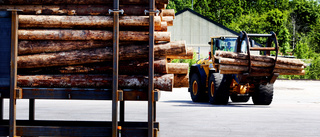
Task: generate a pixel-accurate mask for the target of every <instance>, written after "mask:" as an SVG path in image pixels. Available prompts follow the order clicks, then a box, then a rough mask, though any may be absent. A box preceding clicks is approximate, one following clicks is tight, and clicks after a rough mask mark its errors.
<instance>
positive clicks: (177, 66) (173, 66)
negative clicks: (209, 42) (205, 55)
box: [167, 63, 189, 74]
mask: <svg viewBox="0 0 320 137" xmlns="http://www.w3.org/2000/svg"><path fill="white" fill-rule="evenodd" d="M167 66H168V73H169V74H188V70H189V64H188V63H168V65H167Z"/></svg>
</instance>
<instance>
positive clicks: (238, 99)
mask: <svg viewBox="0 0 320 137" xmlns="http://www.w3.org/2000/svg"><path fill="white" fill-rule="evenodd" d="M230 99H231V101H232V102H248V101H249V99H250V96H237V95H231V96H230Z"/></svg>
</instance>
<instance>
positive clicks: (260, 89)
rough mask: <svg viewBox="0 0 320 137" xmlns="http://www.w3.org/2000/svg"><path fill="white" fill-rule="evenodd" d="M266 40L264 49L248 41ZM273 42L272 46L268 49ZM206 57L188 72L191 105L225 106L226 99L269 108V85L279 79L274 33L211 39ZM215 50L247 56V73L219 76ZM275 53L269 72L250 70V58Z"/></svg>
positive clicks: (270, 90) (270, 93)
mask: <svg viewBox="0 0 320 137" xmlns="http://www.w3.org/2000/svg"><path fill="white" fill-rule="evenodd" d="M254 37H256V38H257V37H266V38H267V42H266V46H265V47H261V46H257V44H255V42H254V40H253V39H252V38H254ZM272 43H274V45H275V47H272V45H273V44H272ZM209 45H211V47H210V49H211V51H210V52H209V58H207V59H203V60H199V61H198V62H197V63H196V64H194V65H192V66H191V69H190V72H189V77H190V78H189V79H190V80H189V92H190V95H191V98H192V101H193V102H208V101H209V102H210V103H211V104H219V105H226V104H228V100H229V96H230V98H231V101H232V102H247V101H248V100H249V98H250V96H251V97H252V101H253V103H254V104H255V105H269V104H270V103H271V102H272V98H273V83H274V82H275V80H276V78H277V77H278V76H279V73H275V72H274V68H275V65H276V61H277V57H278V50H279V47H278V41H277V37H276V34H275V33H274V32H271V33H270V34H247V33H246V32H244V31H242V32H240V35H239V36H219V37H211V41H210V42H209ZM216 51H229V52H234V53H245V54H247V55H248V68H249V69H248V71H247V72H245V73H240V74H233V73H232V72H231V73H227V74H226V73H222V72H221V70H219V65H218V63H219V60H218V59H217V58H218V57H216V56H215V53H216ZM270 51H275V55H274V56H275V57H274V62H273V66H272V67H271V71H270V72H267V73H261V72H260V73H259V72H257V71H255V70H253V69H252V63H251V62H252V61H251V60H252V56H250V54H254V53H256V54H259V53H260V52H264V54H265V55H267V56H270Z"/></svg>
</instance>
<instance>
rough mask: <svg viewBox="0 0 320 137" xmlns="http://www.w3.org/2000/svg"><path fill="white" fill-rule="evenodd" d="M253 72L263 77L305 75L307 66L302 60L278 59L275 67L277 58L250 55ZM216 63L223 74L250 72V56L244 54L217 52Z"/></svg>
mask: <svg viewBox="0 0 320 137" xmlns="http://www.w3.org/2000/svg"><path fill="white" fill-rule="evenodd" d="M250 56H251V57H250V58H251V72H252V73H255V74H257V75H261V76H268V75H270V74H271V73H270V72H271V71H273V72H274V73H279V75H304V74H305V71H304V70H303V69H304V68H305V67H306V64H305V63H304V62H302V61H301V60H300V59H290V58H281V57H278V58H277V62H276V65H275V67H274V70H272V69H273V66H274V60H275V57H272V56H264V55H250ZM215 59H216V60H215V62H216V63H217V64H218V65H219V67H218V68H219V72H220V73H221V74H240V73H246V72H248V71H249V70H248V69H249V66H248V65H249V60H248V59H249V56H248V55H247V54H244V53H233V52H226V51H216V54H215Z"/></svg>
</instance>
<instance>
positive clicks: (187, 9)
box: [175, 8, 240, 35]
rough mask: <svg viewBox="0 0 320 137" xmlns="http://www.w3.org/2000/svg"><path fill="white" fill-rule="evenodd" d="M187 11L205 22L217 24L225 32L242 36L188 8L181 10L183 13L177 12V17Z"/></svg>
mask: <svg viewBox="0 0 320 137" xmlns="http://www.w3.org/2000/svg"><path fill="white" fill-rule="evenodd" d="M186 11H189V12H191V13H193V14H195V15H197V16H199V17H201V18H203V19H205V20H207V21H209V22H211V23H213V24H215V25H217V26H219V27H221V28H223V29H225V30H228V31H230V32H231V33H233V34H235V35H239V34H240V33H238V32H235V31H234V30H232V29H229V28H227V27H226V26H223V25H222V24H220V23H218V22H215V21H213V20H212V19H209V18H207V17H205V16H203V15H201V14H199V13H197V12H195V11H194V10H192V9H189V8H186V9H184V10H181V11H179V12H177V13H176V14H175V15H176V16H178V15H179V14H182V13H184V12H186Z"/></svg>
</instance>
